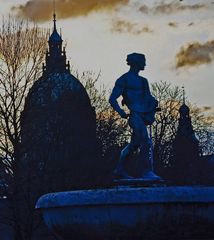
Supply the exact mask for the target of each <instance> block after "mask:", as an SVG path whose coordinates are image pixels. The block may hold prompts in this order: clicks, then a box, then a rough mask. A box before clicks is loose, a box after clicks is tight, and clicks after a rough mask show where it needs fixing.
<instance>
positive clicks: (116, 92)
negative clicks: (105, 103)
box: [109, 79, 128, 118]
mask: <svg viewBox="0 0 214 240" xmlns="http://www.w3.org/2000/svg"><path fill="white" fill-rule="evenodd" d="M123 91H124V84H123V80H122V79H118V80H117V81H116V83H115V86H114V88H113V90H112V93H111V96H110V98H109V103H110V104H111V106H112V107H113V109H114V110H115V111H116V112H118V113H119V114H120V116H121V117H122V118H127V116H128V115H127V114H126V113H125V111H124V110H123V109H122V108H121V107H120V106H119V104H118V102H117V99H118V98H119V97H120V96H121V95H122V94H123Z"/></svg>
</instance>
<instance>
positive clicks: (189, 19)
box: [0, 0, 214, 108]
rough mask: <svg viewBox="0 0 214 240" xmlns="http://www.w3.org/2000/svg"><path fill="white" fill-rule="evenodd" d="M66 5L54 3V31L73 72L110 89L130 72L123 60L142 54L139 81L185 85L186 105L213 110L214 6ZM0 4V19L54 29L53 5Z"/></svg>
mask: <svg viewBox="0 0 214 240" xmlns="http://www.w3.org/2000/svg"><path fill="white" fill-rule="evenodd" d="M65 2H66V4H67V5H63V4H62V1H61V2H60V1H59V0H56V12H57V16H58V21H57V26H58V29H60V28H61V29H62V34H63V38H64V40H65V42H66V44H67V47H66V50H67V56H68V59H69V60H70V61H71V64H72V65H73V66H74V68H75V69H79V71H80V72H81V71H84V70H91V71H94V72H95V73H98V72H99V71H100V70H101V79H100V80H101V82H102V83H104V84H105V85H106V86H107V87H113V84H114V82H115V80H116V79H117V78H118V77H119V76H120V75H121V74H123V73H124V72H126V71H127V70H128V66H127V65H126V62H125V59H126V55H127V54H129V53H131V52H141V53H145V55H146V57H147V67H146V69H145V71H144V72H142V75H144V76H145V77H147V78H148V80H149V81H150V82H158V81H160V80H164V81H168V82H171V83H172V84H176V85H179V86H182V85H184V86H185V88H186V92H187V96H188V99H189V100H191V101H192V102H193V103H196V104H197V105H199V106H211V107H213V108H214V101H213V99H214V97H213V89H214V76H213V73H214V30H213V26H214V1H212V0H183V1H181V2H180V1H179V0H87V1H84V0H83V1H79V0H72V1H71V0H67V1H65ZM80 2H82V5H80V4H81V3H80ZM84 2H85V3H84ZM0 4H1V9H0V13H1V14H6V13H8V12H11V13H12V14H19V15H21V16H24V17H30V18H31V17H32V16H34V17H35V16H36V17H37V20H38V21H39V22H38V24H39V26H41V27H50V28H51V27H52V22H51V19H50V16H51V14H52V9H53V7H52V6H53V5H52V1H51V0H31V1H27V0H0ZM20 5H22V6H21V8H20V7H19V6H20ZM12 6H13V7H14V6H15V9H14V10H13V11H12V10H11V7H12ZM46 15H47V17H46Z"/></svg>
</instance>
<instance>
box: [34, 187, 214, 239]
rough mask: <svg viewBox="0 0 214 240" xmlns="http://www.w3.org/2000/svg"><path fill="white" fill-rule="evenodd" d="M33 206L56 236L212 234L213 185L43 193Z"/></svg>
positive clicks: (178, 235) (156, 237)
mask: <svg viewBox="0 0 214 240" xmlns="http://www.w3.org/2000/svg"><path fill="white" fill-rule="evenodd" d="M36 208H37V209H40V210H41V211H42V213H43V217H44V220H45V223H46V224H47V226H48V227H49V229H50V230H51V231H52V232H53V233H54V234H55V235H56V236H57V237H58V238H59V239H64V240H71V239H74V240H78V239H84V240H87V239H93V240H95V239H100V240H104V239H129V240H134V239H146V240H148V239H168V238H173V239H176V238H177V239H180V240H181V239H187V238H193V239H194V238H195V239H196V238H197V239H198V238H203V239H206V238H213V237H214V231H213V227H214V187H114V188H109V189H96V190H79V191H69V192H58V193H49V194H46V195H43V196H42V197H41V198H40V199H39V200H38V202H37V204H36Z"/></svg>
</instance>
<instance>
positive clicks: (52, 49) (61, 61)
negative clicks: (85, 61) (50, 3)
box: [43, 2, 70, 73]
mask: <svg viewBox="0 0 214 240" xmlns="http://www.w3.org/2000/svg"><path fill="white" fill-rule="evenodd" d="M62 42H63V40H62V37H61V36H60V34H59V33H58V32H57V26H56V13H55V2H54V14H53V32H52V34H51V35H50V37H49V40H48V45H49V51H47V53H46V66H43V73H47V72H48V73H52V72H59V73H61V72H69V73H70V70H69V66H68V64H67V61H66V52H65V49H63V48H62Z"/></svg>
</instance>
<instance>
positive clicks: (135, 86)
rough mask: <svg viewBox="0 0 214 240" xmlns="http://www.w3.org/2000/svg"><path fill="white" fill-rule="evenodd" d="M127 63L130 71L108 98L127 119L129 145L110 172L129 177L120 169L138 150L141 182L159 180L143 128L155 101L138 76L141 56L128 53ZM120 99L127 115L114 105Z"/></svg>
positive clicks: (151, 115) (142, 62) (142, 61)
mask: <svg viewBox="0 0 214 240" xmlns="http://www.w3.org/2000/svg"><path fill="white" fill-rule="evenodd" d="M126 61H127V64H128V65H129V66H130V70H129V71H128V72H127V73H125V74H123V75H122V76H121V77H120V78H118V79H117V81H116V83H115V86H114V88H113V91H112V94H111V96H110V99H109V102H110V104H111V106H112V107H113V108H114V110H115V111H117V112H118V113H119V114H120V116H121V117H122V118H126V119H127V118H128V122H129V126H130V127H131V128H132V130H133V132H132V136H131V141H130V143H129V144H128V145H127V146H126V147H125V148H124V149H123V150H122V151H121V154H120V159H119V162H118V164H117V167H116V169H115V170H114V175H115V176H117V177H119V178H125V179H127V178H131V177H130V176H129V175H128V173H127V172H126V170H125V168H124V164H125V161H126V159H127V158H128V157H129V156H130V155H131V154H132V153H133V152H134V151H135V150H137V149H138V148H140V155H141V156H140V157H141V163H142V175H141V177H142V178H143V179H149V180H159V179H160V177H159V176H157V175H156V174H155V173H154V172H153V163H152V159H151V157H150V154H149V153H150V148H151V142H150V139H149V136H148V132H147V125H151V124H152V123H153V122H154V120H155V117H154V115H155V111H156V107H157V105H158V102H157V100H156V99H155V98H154V97H153V96H152V95H151V93H150V89H149V84H148V81H147V79H146V78H144V77H141V76H139V72H140V71H141V70H144V68H145V66H146V59H145V55H144V54H139V53H132V54H129V55H128V56H127V60H126ZM120 96H122V97H123V101H122V105H124V104H125V105H126V106H127V107H128V109H129V110H130V113H129V114H127V113H126V112H125V111H124V110H123V109H122V108H121V107H120V105H119V104H118V102H117V99H118V98H119V97H120Z"/></svg>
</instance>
